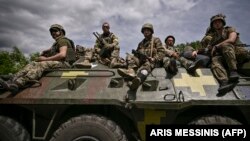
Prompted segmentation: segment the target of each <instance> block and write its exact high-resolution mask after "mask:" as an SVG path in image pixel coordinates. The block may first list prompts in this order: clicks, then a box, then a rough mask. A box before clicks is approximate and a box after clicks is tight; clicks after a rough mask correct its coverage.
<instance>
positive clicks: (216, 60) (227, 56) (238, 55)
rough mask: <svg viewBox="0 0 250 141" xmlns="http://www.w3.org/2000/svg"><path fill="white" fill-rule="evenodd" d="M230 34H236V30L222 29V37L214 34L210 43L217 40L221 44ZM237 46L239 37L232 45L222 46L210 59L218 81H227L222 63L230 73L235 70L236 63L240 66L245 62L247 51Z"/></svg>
mask: <svg viewBox="0 0 250 141" xmlns="http://www.w3.org/2000/svg"><path fill="white" fill-rule="evenodd" d="M231 32H236V30H235V29H234V28H233V27H224V29H223V34H222V37H221V36H220V35H218V34H217V33H214V34H213V40H212V41H211V42H215V41H217V40H220V41H221V42H222V41H224V40H226V39H228V38H229V34H230V33H231ZM237 44H242V42H241V41H240V39H239V36H238V37H237V39H236V41H235V43H234V44H226V45H222V48H221V49H219V50H218V51H217V55H216V56H214V57H213V58H212V70H213V72H214V74H215V76H216V77H217V78H218V80H228V77H227V71H226V69H225V67H224V63H225V64H226V66H227V67H228V69H229V71H231V70H237V62H238V63H240V64H242V63H244V62H245V61H246V60H247V56H248V51H247V50H246V49H245V48H244V47H240V46H237Z"/></svg>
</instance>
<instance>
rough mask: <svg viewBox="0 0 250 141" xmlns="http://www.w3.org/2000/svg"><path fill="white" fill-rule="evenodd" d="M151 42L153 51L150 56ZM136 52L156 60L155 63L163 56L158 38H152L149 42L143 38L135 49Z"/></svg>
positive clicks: (162, 48) (162, 49)
mask: <svg viewBox="0 0 250 141" xmlns="http://www.w3.org/2000/svg"><path fill="white" fill-rule="evenodd" d="M152 41H153V50H152V56H151V44H152V43H151V42H152ZM137 51H139V52H140V53H142V54H144V55H147V56H148V57H152V58H154V59H156V61H160V59H161V57H162V56H163V54H164V51H165V50H164V47H163V46H162V42H161V40H160V38H158V37H152V38H151V39H150V40H147V39H146V38H144V39H143V40H142V41H141V42H140V43H139V44H138V47H137Z"/></svg>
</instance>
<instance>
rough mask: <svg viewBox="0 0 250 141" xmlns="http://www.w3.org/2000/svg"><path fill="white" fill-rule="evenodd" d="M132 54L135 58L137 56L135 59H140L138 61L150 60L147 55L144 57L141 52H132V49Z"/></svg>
mask: <svg viewBox="0 0 250 141" xmlns="http://www.w3.org/2000/svg"><path fill="white" fill-rule="evenodd" d="M132 53H133V54H134V55H135V56H137V57H139V58H140V60H147V59H148V60H150V58H149V57H148V56H147V55H145V54H143V53H141V52H139V51H136V50H134V49H132Z"/></svg>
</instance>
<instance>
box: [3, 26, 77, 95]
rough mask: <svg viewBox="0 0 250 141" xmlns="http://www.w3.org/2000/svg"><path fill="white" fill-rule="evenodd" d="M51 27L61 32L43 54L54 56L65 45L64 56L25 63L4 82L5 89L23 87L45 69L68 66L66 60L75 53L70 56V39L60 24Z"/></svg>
mask: <svg viewBox="0 0 250 141" xmlns="http://www.w3.org/2000/svg"><path fill="white" fill-rule="evenodd" d="M52 28H59V29H60V30H61V31H62V33H63V34H61V35H60V36H59V37H58V38H56V39H55V40H56V41H55V43H54V44H53V45H52V47H51V48H50V50H49V52H47V53H46V55H45V54H43V55H45V56H46V57H50V56H54V55H56V54H57V53H59V49H60V47H62V46H67V47H68V48H67V53H66V57H65V58H64V59H62V60H58V61H41V62H31V63H30V64H28V65H26V66H25V67H24V68H23V69H22V70H21V71H19V72H17V73H16V74H15V75H14V77H13V80H10V81H8V82H4V84H3V85H4V86H6V88H7V89H9V90H12V88H14V89H13V91H14V90H15V91H16V90H18V88H19V87H24V86H25V85H26V84H27V83H28V82H29V81H31V80H38V79H39V78H40V77H41V76H42V74H43V72H44V71H45V70H46V69H55V68H66V67H70V64H69V63H70V61H68V58H74V57H75V54H73V55H74V56H70V55H72V54H71V53H72V52H74V46H73V44H72V41H71V40H69V39H67V38H66V37H64V35H65V31H64V29H63V28H62V26H60V25H58V24H54V25H52V26H51V28H50V29H52ZM12 83H13V84H12Z"/></svg>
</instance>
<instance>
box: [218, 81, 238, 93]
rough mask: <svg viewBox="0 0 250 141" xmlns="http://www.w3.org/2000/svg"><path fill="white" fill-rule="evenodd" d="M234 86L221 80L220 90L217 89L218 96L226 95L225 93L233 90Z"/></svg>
mask: <svg viewBox="0 0 250 141" xmlns="http://www.w3.org/2000/svg"><path fill="white" fill-rule="evenodd" d="M234 86H235V84H233V83H229V82H228V81H227V80H222V81H221V84H220V88H219V89H218V92H219V96H222V95H224V94H226V93H227V92H229V91H231V90H233V88H234Z"/></svg>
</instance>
